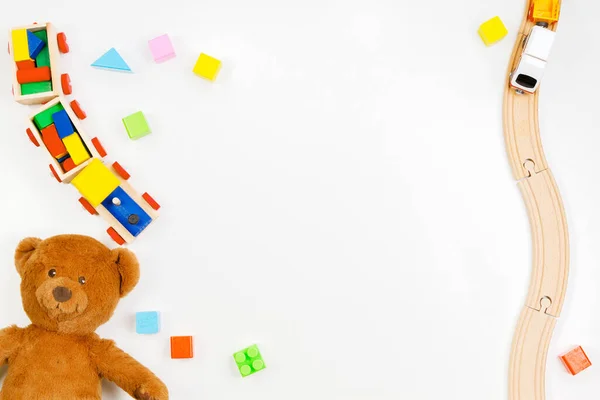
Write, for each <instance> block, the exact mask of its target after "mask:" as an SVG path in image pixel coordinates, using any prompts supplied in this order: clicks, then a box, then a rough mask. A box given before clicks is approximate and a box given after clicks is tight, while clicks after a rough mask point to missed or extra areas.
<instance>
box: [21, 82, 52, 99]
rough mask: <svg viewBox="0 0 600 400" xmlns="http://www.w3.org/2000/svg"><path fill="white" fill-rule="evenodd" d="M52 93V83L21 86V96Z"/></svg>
mask: <svg viewBox="0 0 600 400" xmlns="http://www.w3.org/2000/svg"><path fill="white" fill-rule="evenodd" d="M51 91H52V81H46V82H33V83H24V84H22V85H21V95H23V96H26V95H29V94H38V93H47V92H51Z"/></svg>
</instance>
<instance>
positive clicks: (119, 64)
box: [92, 47, 132, 72]
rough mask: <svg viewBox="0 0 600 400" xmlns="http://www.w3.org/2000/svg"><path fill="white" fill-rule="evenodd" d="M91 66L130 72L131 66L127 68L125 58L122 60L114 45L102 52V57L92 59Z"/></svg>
mask: <svg viewBox="0 0 600 400" xmlns="http://www.w3.org/2000/svg"><path fill="white" fill-rule="evenodd" d="M92 67H96V68H104V69H112V70H117V71H126V72H132V71H131V68H129V65H127V63H126V62H125V60H123V57H121V55H120V54H119V52H118V51H117V50H116V49H115V48H114V47H113V48H112V49H110V50H109V51H107V52H106V53H104V55H103V56H102V57H100V58H99V59H97V60H96V61H94V63H93V64H92Z"/></svg>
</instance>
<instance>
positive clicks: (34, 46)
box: [27, 31, 46, 59]
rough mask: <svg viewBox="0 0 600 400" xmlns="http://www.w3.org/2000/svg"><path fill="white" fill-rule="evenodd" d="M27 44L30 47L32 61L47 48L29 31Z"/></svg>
mask: <svg viewBox="0 0 600 400" xmlns="http://www.w3.org/2000/svg"><path fill="white" fill-rule="evenodd" d="M27 44H28V45H29V56H30V57H31V58H32V59H35V58H36V57H37V56H38V54H40V52H41V51H42V50H43V49H44V47H45V46H46V43H44V41H43V40H42V39H40V38H39V37H37V36H36V35H34V34H33V33H31V32H29V31H27Z"/></svg>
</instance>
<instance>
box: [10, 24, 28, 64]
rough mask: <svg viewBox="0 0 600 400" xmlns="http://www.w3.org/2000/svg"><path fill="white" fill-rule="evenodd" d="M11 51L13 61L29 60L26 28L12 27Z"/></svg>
mask: <svg viewBox="0 0 600 400" xmlns="http://www.w3.org/2000/svg"><path fill="white" fill-rule="evenodd" d="M12 52H13V57H14V59H15V62H18V61H25V60H31V58H30V57H29V41H28V40H27V29H14V30H13V31H12Z"/></svg>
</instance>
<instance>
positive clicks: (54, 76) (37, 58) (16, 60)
mask: <svg viewBox="0 0 600 400" xmlns="http://www.w3.org/2000/svg"><path fill="white" fill-rule="evenodd" d="M9 38H10V39H9V43H8V53H9V54H10V55H11V56H12V59H13V85H12V86H13V95H14V98H15V101H17V102H19V103H21V104H26V105H40V104H41V105H42V106H41V108H40V109H38V110H36V111H35V113H33V114H32V115H31V116H30V118H29V123H28V124H29V127H28V128H27V130H26V132H27V136H28V137H29V140H30V141H31V142H32V143H33V144H34V145H35V146H36V147H43V148H44V149H45V152H46V154H47V155H48V157H49V160H50V171H51V173H52V175H53V176H54V177H55V178H56V180H57V181H58V182H61V183H66V184H71V185H73V186H74V187H75V188H76V189H77V190H78V191H79V193H80V194H81V196H82V197H81V198H80V199H79V202H80V203H81V205H82V206H83V207H84V208H85V209H86V210H87V211H88V212H89V213H90V214H94V215H100V216H102V217H103V218H104V219H105V220H106V221H107V222H108V224H109V225H110V227H109V228H108V230H107V232H108V234H109V235H110V237H111V238H112V239H113V240H114V241H115V242H116V243H117V244H119V245H123V244H125V243H132V242H133V241H134V240H135V238H137V237H138V236H139V235H140V234H141V233H142V232H143V231H145V230H146V229H147V228H148V226H150V225H151V224H152V223H153V222H154V221H155V220H156V219H157V218H158V210H159V208H160V206H159V204H158V203H157V202H156V201H155V200H154V199H153V198H152V196H150V195H149V194H148V193H144V194H142V195H140V194H138V193H137V192H136V191H135V190H134V189H133V187H132V186H131V185H130V184H129V183H128V182H127V181H128V179H129V177H130V175H129V174H128V173H127V171H126V170H125V169H124V168H123V167H122V166H121V165H120V164H119V163H118V162H115V163H113V164H112V165H111V166H110V167H109V166H107V165H105V164H104V162H103V161H102V159H103V158H104V157H106V151H105V149H104V147H103V146H102V144H101V143H100V141H99V140H98V138H93V139H91V140H90V138H89V137H88V136H87V134H86V133H85V130H84V128H83V126H82V124H81V122H80V121H82V120H84V119H85V118H86V117H87V115H86V113H85V112H84V111H83V109H82V108H81V106H80V105H79V103H78V102H77V101H75V100H73V101H71V102H68V101H67V100H66V99H65V98H64V97H63V94H64V95H69V94H71V91H72V90H71V82H70V78H69V75H68V74H62V75H61V74H60V72H59V66H58V54H59V53H63V54H64V53H67V52H68V51H69V46H68V44H67V41H66V36H65V35H64V33H58V34H57V33H56V32H55V30H54V26H53V25H52V24H50V23H46V24H33V25H29V26H24V27H18V28H14V29H12V30H11V32H10V34H9Z"/></svg>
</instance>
